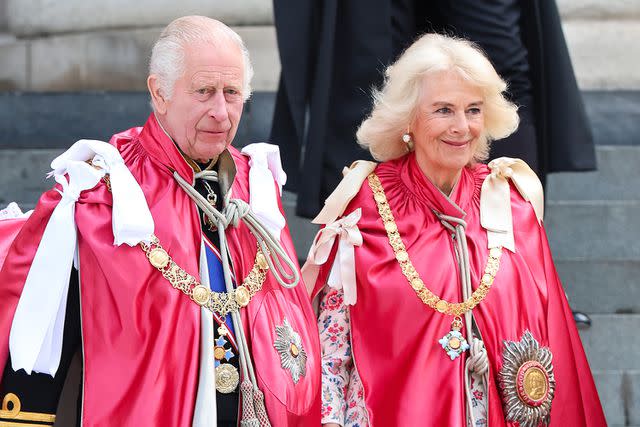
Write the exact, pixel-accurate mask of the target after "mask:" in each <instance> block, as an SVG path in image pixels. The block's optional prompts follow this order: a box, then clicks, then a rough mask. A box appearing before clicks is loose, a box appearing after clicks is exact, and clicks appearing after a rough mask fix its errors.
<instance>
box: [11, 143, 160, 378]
mask: <svg viewBox="0 0 640 427" xmlns="http://www.w3.org/2000/svg"><path fill="white" fill-rule="evenodd" d="M87 160H92V163H93V164H94V165H96V166H100V167H101V169H96V168H95V167H93V166H91V165H89V164H88V163H87V162H86V161H87ZM51 168H52V169H53V171H52V172H51V173H50V175H53V176H54V177H55V180H56V182H58V183H59V184H60V185H61V186H62V191H60V190H58V191H59V192H60V194H61V195H62V199H61V200H60V202H58V204H57V205H56V207H55V208H54V210H53V212H52V214H51V217H50V218H49V222H48V223H47V225H46V227H45V230H44V233H43V234H42V239H41V241H40V244H39V245H38V249H37V250H36V254H35V256H34V258H33V261H32V263H31V267H30V269H29V272H28V273H27V278H26V280H25V283H24V287H23V290H22V293H21V294H20V300H19V301H18V305H17V307H16V312H15V315H14V317H13V322H12V324H11V332H10V334H9V352H10V354H11V363H12V368H13V370H14V371H17V370H19V369H24V370H25V371H26V372H27V373H28V374H31V372H32V371H35V372H41V373H46V374H49V375H52V376H53V375H55V373H56V372H57V370H58V366H59V365H60V356H61V354H62V335H63V330H64V319H65V315H66V306H67V293H68V290H69V275H70V273H71V266H72V265H73V262H74V256H75V255H76V247H77V244H78V242H77V230H76V223H75V204H76V202H77V201H78V198H79V197H80V193H82V191H85V190H89V189H91V188H93V187H95V186H96V185H97V184H98V182H99V181H100V179H102V177H103V176H104V175H105V173H109V174H110V178H111V187H112V195H113V208H112V224H113V234H114V244H115V245H119V244H122V243H127V244H128V245H131V246H134V245H136V244H138V243H139V242H140V241H142V240H146V241H149V239H150V237H151V234H152V233H153V228H154V224H153V218H152V217H151V213H150V212H149V208H148V206H147V202H146V200H145V198H144V194H143V193H142V190H141V189H140V186H139V185H138V183H137V182H136V180H135V179H134V178H133V176H132V175H131V172H130V171H129V169H127V167H126V166H125V164H124V162H123V160H122V157H120V153H119V152H118V150H117V149H116V148H115V147H113V146H112V145H109V144H107V143H105V142H102V141H92V140H80V141H78V142H76V143H75V144H73V145H72V146H71V148H69V149H68V150H67V151H66V152H65V153H63V154H61V155H60V156H58V157H57V158H56V159H54V160H53V162H51ZM67 177H68V178H67Z"/></svg>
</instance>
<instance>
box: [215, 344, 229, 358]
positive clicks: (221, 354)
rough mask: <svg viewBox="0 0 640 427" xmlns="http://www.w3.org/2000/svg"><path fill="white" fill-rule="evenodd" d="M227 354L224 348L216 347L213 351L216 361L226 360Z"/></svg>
mask: <svg viewBox="0 0 640 427" xmlns="http://www.w3.org/2000/svg"><path fill="white" fill-rule="evenodd" d="M225 352H226V350H225V349H224V347H220V346H216V347H215V348H214V349H213V357H214V358H215V359H216V360H222V359H224V354H225Z"/></svg>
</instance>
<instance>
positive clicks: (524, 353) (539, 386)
mask: <svg viewBox="0 0 640 427" xmlns="http://www.w3.org/2000/svg"><path fill="white" fill-rule="evenodd" d="M552 358H553V355H552V354H551V350H549V349H548V348H547V347H540V344H538V341H536V339H535V338H534V337H533V335H532V334H531V332H529V331H525V332H524V334H523V335H522V338H521V339H520V341H519V342H515V341H506V340H505V341H504V352H503V354H502V369H500V374H499V375H498V380H499V382H500V388H501V390H502V402H503V404H504V408H505V414H506V419H507V421H515V422H518V423H520V426H521V427H538V426H539V424H540V423H542V424H543V425H548V424H549V415H550V412H551V401H552V400H553V394H554V392H555V388H556V381H555V378H554V375H553V365H552V363H551V360H552Z"/></svg>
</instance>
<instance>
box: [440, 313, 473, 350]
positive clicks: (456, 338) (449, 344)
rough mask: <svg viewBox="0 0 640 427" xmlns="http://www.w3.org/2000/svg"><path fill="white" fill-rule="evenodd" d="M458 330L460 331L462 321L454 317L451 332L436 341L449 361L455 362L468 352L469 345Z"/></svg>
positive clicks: (458, 317)
mask: <svg viewBox="0 0 640 427" xmlns="http://www.w3.org/2000/svg"><path fill="white" fill-rule="evenodd" d="M460 329H462V319H461V318H460V316H456V317H454V319H453V322H451V330H450V331H449V332H448V333H447V335H445V336H443V337H442V338H440V341H438V342H439V343H440V345H441V346H442V348H443V349H444V351H445V352H446V353H447V355H448V356H449V357H450V358H451V360H455V359H456V358H458V357H459V356H460V355H461V354H462V353H464V352H465V351H467V350H469V343H468V342H467V340H466V339H465V338H464V336H462V333H461V332H460Z"/></svg>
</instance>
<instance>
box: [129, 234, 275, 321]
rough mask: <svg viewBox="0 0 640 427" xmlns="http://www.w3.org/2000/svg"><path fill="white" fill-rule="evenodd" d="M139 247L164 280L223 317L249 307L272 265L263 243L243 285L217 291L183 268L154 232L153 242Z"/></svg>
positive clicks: (142, 243)
mask: <svg viewBox="0 0 640 427" xmlns="http://www.w3.org/2000/svg"><path fill="white" fill-rule="evenodd" d="M140 247H141V248H142V250H143V251H144V253H145V254H146V255H147V259H148V260H149V262H150V263H151V265H153V266H154V267H155V268H157V269H158V271H160V272H161V273H162V275H163V276H164V278H165V279H167V280H168V281H169V283H171V286H173V287H174V288H176V289H179V290H181V291H182V292H183V293H184V294H185V295H187V296H188V297H189V298H191V299H192V300H193V301H194V302H195V303H196V304H198V305H199V306H201V307H205V308H207V309H208V310H210V311H212V312H214V313H218V314H219V315H220V316H222V317H224V316H226V315H227V314H228V313H231V312H237V311H239V310H240V308H242V307H246V306H247V305H248V304H249V302H250V301H251V298H253V296H254V295H255V294H256V293H258V291H260V289H262V285H263V283H264V281H265V278H266V275H267V270H268V269H269V264H268V263H267V259H266V258H265V254H263V253H262V250H261V248H260V246H259V245H258V250H257V252H256V258H255V261H254V263H253V268H252V269H251V271H250V272H249V274H248V275H247V277H246V278H245V279H244V281H243V282H242V285H240V286H238V287H237V288H235V289H233V290H232V291H231V292H215V291H211V290H209V288H208V287H206V286H204V285H202V284H201V283H200V282H199V281H198V280H197V279H196V278H195V277H193V276H192V275H190V274H189V273H187V272H186V271H184V270H183V269H182V268H180V266H179V265H178V264H176V263H175V261H173V259H172V258H171V256H169V254H168V253H167V251H166V250H165V249H164V248H163V247H162V246H161V245H160V241H159V240H158V238H157V237H156V236H155V235H154V236H152V237H151V243H150V244H146V243H144V242H141V243H140Z"/></svg>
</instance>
